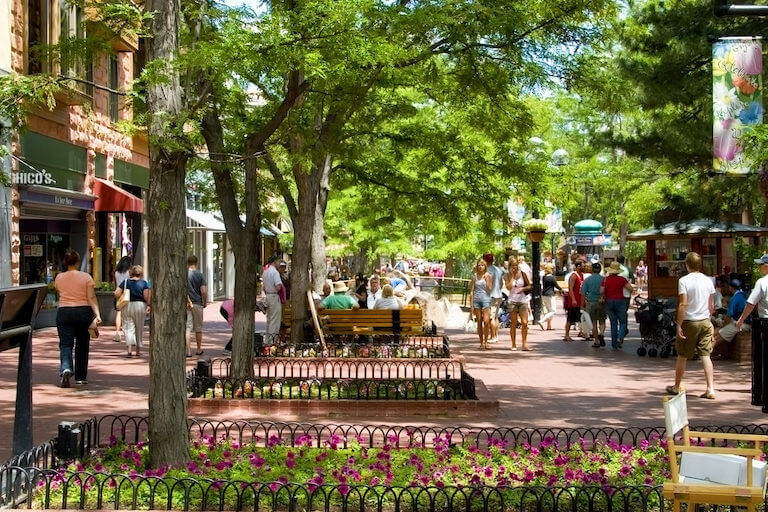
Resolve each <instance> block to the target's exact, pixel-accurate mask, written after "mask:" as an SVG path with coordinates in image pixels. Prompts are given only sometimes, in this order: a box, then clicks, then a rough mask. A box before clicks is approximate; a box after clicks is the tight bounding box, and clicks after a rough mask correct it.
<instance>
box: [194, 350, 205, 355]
mask: <svg viewBox="0 0 768 512" xmlns="http://www.w3.org/2000/svg"><path fill="white" fill-rule="evenodd" d="M203 352H205V350H201V351H200V352H195V355H196V356H201V355H203Z"/></svg>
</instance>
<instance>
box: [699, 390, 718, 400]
mask: <svg viewBox="0 0 768 512" xmlns="http://www.w3.org/2000/svg"><path fill="white" fill-rule="evenodd" d="M699 398H708V399H709V400H714V399H715V394H714V393H710V392H709V391H707V392H705V393H702V394H701V395H699Z"/></svg>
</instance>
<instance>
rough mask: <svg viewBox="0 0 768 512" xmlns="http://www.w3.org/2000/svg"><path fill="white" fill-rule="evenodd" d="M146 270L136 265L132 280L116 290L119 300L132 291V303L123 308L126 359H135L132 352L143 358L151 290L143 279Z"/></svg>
mask: <svg viewBox="0 0 768 512" xmlns="http://www.w3.org/2000/svg"><path fill="white" fill-rule="evenodd" d="M143 278H144V269H143V268H142V267H141V265H134V266H132V267H131V270H130V278H129V279H126V280H124V281H123V282H122V283H120V286H118V287H117V289H116V290H115V297H116V298H119V297H120V296H121V295H122V294H123V290H125V289H126V288H127V289H128V290H129V291H130V295H131V301H130V302H129V303H128V304H126V305H125V307H124V308H123V332H124V333H125V344H126V346H127V347H128V354H127V355H126V357H133V353H132V351H133V350H134V348H135V350H136V357H140V356H141V347H142V346H143V343H142V341H141V339H142V334H143V331H144V319H145V318H146V315H147V313H149V302H150V295H151V293H152V292H151V290H150V289H149V285H148V284H147V282H146V281H145V280H144V279H143Z"/></svg>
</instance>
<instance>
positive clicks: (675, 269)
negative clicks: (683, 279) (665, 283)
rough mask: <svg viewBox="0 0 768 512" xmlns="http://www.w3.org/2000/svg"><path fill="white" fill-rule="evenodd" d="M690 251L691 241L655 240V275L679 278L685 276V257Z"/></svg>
mask: <svg viewBox="0 0 768 512" xmlns="http://www.w3.org/2000/svg"><path fill="white" fill-rule="evenodd" d="M690 250H691V241H690V240H687V239H681V240H657V241H656V275H657V276H659V277H680V276H684V275H685V274H686V270H685V257H686V255H687V254H688V253H689V252H690Z"/></svg>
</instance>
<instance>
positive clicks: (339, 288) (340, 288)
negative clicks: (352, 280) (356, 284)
mask: <svg viewBox="0 0 768 512" xmlns="http://www.w3.org/2000/svg"><path fill="white" fill-rule="evenodd" d="M347 290H349V288H347V284H346V283H345V282H344V281H336V282H334V283H333V293H344V292H346V291H347Z"/></svg>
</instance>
